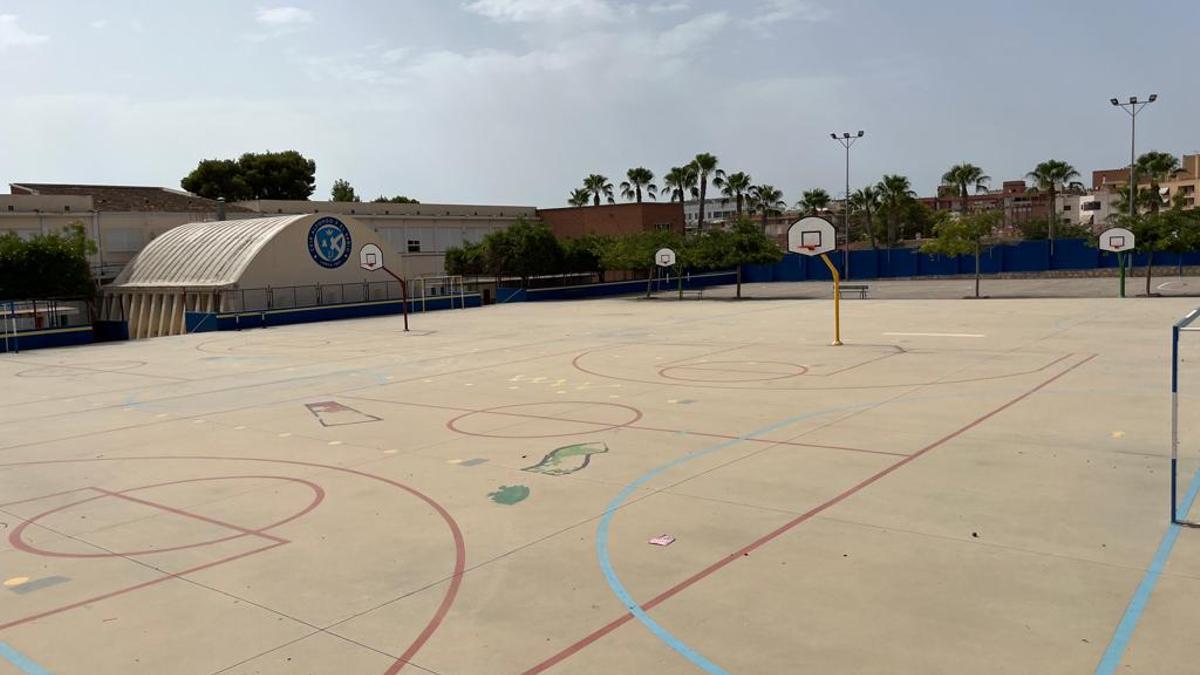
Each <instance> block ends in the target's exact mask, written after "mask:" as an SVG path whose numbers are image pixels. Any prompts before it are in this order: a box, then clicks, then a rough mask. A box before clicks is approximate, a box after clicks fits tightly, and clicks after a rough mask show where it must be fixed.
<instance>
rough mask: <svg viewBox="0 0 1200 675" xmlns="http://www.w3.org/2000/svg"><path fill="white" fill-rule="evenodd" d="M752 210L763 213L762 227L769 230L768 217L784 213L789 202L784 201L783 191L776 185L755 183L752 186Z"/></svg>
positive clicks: (764, 230)
mask: <svg viewBox="0 0 1200 675" xmlns="http://www.w3.org/2000/svg"><path fill="white" fill-rule="evenodd" d="M749 196H750V210H751V212H754V211H757V212H759V213H760V214H762V229H763V232H764V233H765V232H766V231H767V218H769V217H771V216H777V215H779V214H781V213H783V210H784V209H786V208H787V202H785V201H783V193H782V192H780V191H779V190H777V189H775V186H774V185H755V186H754V187H752V188H750V194H749Z"/></svg>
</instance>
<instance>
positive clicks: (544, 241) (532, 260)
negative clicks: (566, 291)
mask: <svg viewBox="0 0 1200 675" xmlns="http://www.w3.org/2000/svg"><path fill="white" fill-rule="evenodd" d="M562 260H563V250H562V246H561V245H560V244H559V242H558V239H557V238H556V237H555V236H554V233H553V232H551V231H550V227H549V226H547V225H546V224H545V223H542V222H536V223H531V222H529V221H528V220H525V218H517V220H516V221H515V222H514V223H513V224H512V225H509V226H508V227H507V228H505V229H503V230H496V231H495V232H489V233H488V234H487V236H485V237H484V238H483V263H484V268H485V269H486V270H487V272H488V273H490V274H492V275H494V276H496V277H501V276H504V275H514V276H519V277H521V286H522V288H526V287H528V286H529V278H530V277H533V276H537V275H542V274H554V273H555V272H558V271H559V270H560V269H562Z"/></svg>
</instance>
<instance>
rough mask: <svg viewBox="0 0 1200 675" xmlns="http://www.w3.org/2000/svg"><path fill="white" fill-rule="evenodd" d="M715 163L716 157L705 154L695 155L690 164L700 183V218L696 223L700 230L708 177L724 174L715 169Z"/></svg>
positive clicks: (722, 176)
mask: <svg viewBox="0 0 1200 675" xmlns="http://www.w3.org/2000/svg"><path fill="white" fill-rule="evenodd" d="M717 163H718V162H717V156H716V155H713V154H710V153H707V152H702V153H700V154H698V155H696V158H695V159H693V160H692V162H691V165H692V167H693V168H694V169H695V171H696V180H697V181H698V182H699V183H700V218H699V220H698V221H697V223H696V227H697V228H699V229H700V230H703V229H704V200H705V199H707V195H708V177H709V176H710V175H712V174H713V173H714V172H715V173H716V174H717V178H724V176H725V172H724V171H721V170H720V169H718V168H717Z"/></svg>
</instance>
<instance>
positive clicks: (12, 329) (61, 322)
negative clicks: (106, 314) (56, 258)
mask: <svg viewBox="0 0 1200 675" xmlns="http://www.w3.org/2000/svg"><path fill="white" fill-rule="evenodd" d="M91 323H92V318H91V312H90V309H89V306H88V301H87V300H12V301H0V324H3V326H2V328H0V334H3V335H6V336H8V335H12V334H15V333H25V332H29V331H37V330H50V329H54V328H75V327H77V326H89V325H91Z"/></svg>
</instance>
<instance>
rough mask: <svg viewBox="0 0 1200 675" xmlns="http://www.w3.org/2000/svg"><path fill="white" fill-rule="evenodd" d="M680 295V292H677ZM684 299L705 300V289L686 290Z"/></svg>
mask: <svg viewBox="0 0 1200 675" xmlns="http://www.w3.org/2000/svg"><path fill="white" fill-rule="evenodd" d="M678 293H679V292H678V291H676V294H678ZM683 297H685V298H689V297H691V298H696V299H697V300H703V299H704V289H703V288H699V289H696V290H685V291H683Z"/></svg>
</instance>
